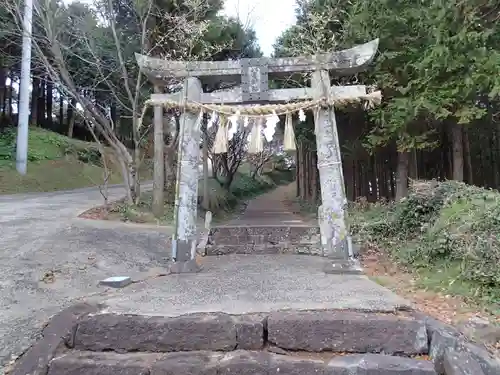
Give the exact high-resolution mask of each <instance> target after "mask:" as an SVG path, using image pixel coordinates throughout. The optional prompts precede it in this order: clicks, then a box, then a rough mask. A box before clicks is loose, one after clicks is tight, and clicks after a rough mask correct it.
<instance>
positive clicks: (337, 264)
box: [323, 259, 363, 275]
mask: <svg viewBox="0 0 500 375" xmlns="http://www.w3.org/2000/svg"><path fill="white" fill-rule="evenodd" d="M323 272H324V273H326V274H331V275H362V274H363V267H361V264H360V263H359V261H358V260H357V259H328V260H327V261H326V263H325V266H324V267H323Z"/></svg>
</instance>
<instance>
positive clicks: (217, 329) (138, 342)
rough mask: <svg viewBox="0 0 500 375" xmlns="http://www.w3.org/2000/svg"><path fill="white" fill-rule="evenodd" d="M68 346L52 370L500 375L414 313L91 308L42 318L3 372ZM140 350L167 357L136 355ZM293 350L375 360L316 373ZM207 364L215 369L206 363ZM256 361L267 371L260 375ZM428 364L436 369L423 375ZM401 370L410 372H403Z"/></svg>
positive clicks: (490, 362)
mask: <svg viewBox="0 0 500 375" xmlns="http://www.w3.org/2000/svg"><path fill="white" fill-rule="evenodd" d="M70 348H72V349H75V350H76V351H74V352H71V353H70V354H67V355H63V356H62V357H60V358H57V359H55V360H54V361H53V366H52V365H51V374H55V375H59V374H68V375H72V374H75V375H76V374H82V375H83V374H88V375H91V374H99V375H106V374H125V375H128V374H131V375H132V374H134V375H135V374H144V375H153V374H155V375H165V374H175V375H179V374H180V373H181V372H179V371H180V370H179V371H178V372H172V371H174V370H169V369H168V368H171V369H175V368H177V369H181V368H193V371H192V372H187V373H190V374H214V375H219V374H228V375H229V374H233V373H237V374H241V375H245V374H252V375H254V374H258V373H265V374H271V373H274V372H276V373H277V372H278V370H277V369H278V368H280V372H281V373H282V374H284V373H286V374H292V375H293V374H298V375H308V374H313V373H314V374H317V375H326V374H332V375H347V374H349V375H356V374H360V375H365V374H366V373H370V371H372V370H373V372H374V373H379V372H377V371H379V370H376V369H377V368H378V367H376V366H379V367H380V366H382V367H380V368H381V369H385V368H387V371H386V372H383V374H384V375H385V374H387V375H391V374H394V375H399V374H402V373H405V374H406V373H411V374H412V375H434V374H439V375H443V374H445V375H471V374H472V375H499V374H500V360H499V359H498V358H495V357H493V356H492V355H490V354H489V352H487V351H486V350H485V349H483V348H481V347H480V346H477V345H473V344H471V343H469V342H468V341H467V340H465V338H463V337H462V336H461V335H460V333H459V332H458V331H457V330H456V329H454V328H452V327H450V326H447V325H445V324H443V323H440V322H439V321H436V320H435V319H432V318H430V317H427V316H425V315H423V314H419V313H416V312H411V313H410V314H406V315H403V314H382V313H373V312H367V313H364V312H354V311H281V312H273V313H262V314H247V315H240V316H231V315H228V314H225V313H200V314H189V315H183V316H179V317H173V318H172V317H147V316H136V315H117V314H104V313H101V312H99V308H98V307H97V306H91V305H87V304H78V305H75V306H72V307H70V308H68V309H66V310H63V311H62V312H61V313H59V314H57V315H56V316H55V317H54V318H53V319H52V320H51V321H50V322H49V324H48V325H47V326H46V327H45V329H44V330H43V334H42V339H41V340H39V341H38V342H37V343H35V344H34V345H33V346H32V347H31V348H30V349H29V350H28V351H27V352H26V353H25V354H24V355H23V356H22V357H21V358H20V360H19V361H18V362H17V363H16V366H15V367H14V369H13V371H11V372H10V375H26V374H29V375H46V374H47V371H48V364H49V362H50V361H51V359H52V358H54V357H55V356H61V354H64V353H66V352H67V351H68V350H70ZM264 348H268V350H267V351H266V350H265V349H264ZM285 349H286V350H285ZM246 350H253V351H255V352H247V351H246ZM287 350H288V351H287ZM88 351H92V352H94V354H92V353H89V352H88ZM109 351H114V352H115V353H110V352H109ZM141 351H142V352H156V353H158V352H160V353H161V352H165V353H167V354H157V355H151V354H137V353H134V352H141ZM213 351H217V352H218V353H212V352H213ZM294 351H310V352H321V351H328V352H332V355H333V353H335V352H337V353H339V352H342V353H345V352H348V353H349V352H350V353H381V354H383V355H376V354H372V355H368V354H366V355H362V354H356V355H348V356H344V357H338V358H335V359H334V360H332V361H331V362H330V365H329V366H328V367H324V365H321V366H320V367H318V366H319V365H318V363H319V362H318V361H312V362H311V361H305V362H304V361H303V360H299V359H297V358H294V357H293V352H294ZM224 352H225V354H224ZM271 352H273V353H278V355H277V354H271ZM427 352H429V354H430V358H431V361H419V363H420V365H421V366H424V367H422V368H420V367H415V366H416V365H415V364H414V360H410V359H408V358H403V357H407V356H411V355H415V354H425V353H427ZM123 353H126V357H125V356H124V355H125V354H123ZM204 353H205V354H204ZM207 353H209V354H207ZM121 354H123V355H121ZM283 354H287V355H283ZM390 354H392V355H399V357H392V356H390ZM207 355H208V357H207ZM61 358H62V359H61ZM118 359H120V360H119V361H118ZM165 361H167V364H165ZM207 361H208V362H207ZM214 361H215V362H216V363H217V366H212V367H213V368H212V367H210V368H208V367H206V366H205V365H206V364H207V363H212V365H213V363H215V362H214ZM408 361H409V362H408ZM153 363H154V366H153V365H152V364H153ZM263 363H267V364H268V366H269V367H268V370H263V368H262V364H263ZM321 363H322V362H321ZM429 363H430V364H431V365H432V366H431V367H432V368H435V370H436V372H435V373H434V372H430V370H429V368H428V366H429ZM202 364H203V365H204V366H205V367H203V368H201V367H200V366H202ZM167 365H168V366H171V367H168V366H167ZM96 366H97V367H96ZM148 366H149V367H148ZM176 366H177V367H176ZM182 366H184V367H182ZM186 366H187V367H186ZM315 366H316V367H315ZM342 366H344V367H345V368H347V369H348V370H345V369H344V367H342ZM370 366H371V367H370ZM384 366H385V367H384ZM391 366H392V367H391ZM405 366H406V367H405ZM408 366H410V367H411V366H413V367H411V368H412V369H415V370H414V372H409V371H410V370H408V371H407V370H405V369H406V368H407V367H408ZM167 367H168V368H167ZM336 367H337V369H336V370H335V368H336ZM149 368H151V371H149V370H148V369H149ZM143 369H145V370H144V371H143ZM284 369H286V371H285V370H284ZM312 369H315V370H314V371H313V370H312ZM389 369H393V370H389ZM396 369H399V370H398V371H399V372H397V371H396ZM479 369H480V370H479ZM86 371H87V372H86ZM141 371H143V372H141ZM183 371H184V373H186V372H185V370H183ZM196 371H198V372H196ZM235 371H236V372H235ZM332 371H333V372H332ZM346 371H347V372H346ZM349 371H350V372H349ZM391 371H392V372H391ZM445 371H446V372H445ZM471 371H472V372H471Z"/></svg>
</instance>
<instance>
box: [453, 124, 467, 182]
mask: <svg viewBox="0 0 500 375" xmlns="http://www.w3.org/2000/svg"><path fill="white" fill-rule="evenodd" d="M450 128H451V129H450V130H451V142H452V150H453V151H452V154H453V179H454V180H456V181H463V180H464V147H463V136H462V135H463V133H462V125H459V124H451V126H450Z"/></svg>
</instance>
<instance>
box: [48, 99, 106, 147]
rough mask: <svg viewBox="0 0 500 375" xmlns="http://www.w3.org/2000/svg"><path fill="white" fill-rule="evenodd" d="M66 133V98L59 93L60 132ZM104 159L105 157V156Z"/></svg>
mask: <svg viewBox="0 0 500 375" xmlns="http://www.w3.org/2000/svg"><path fill="white" fill-rule="evenodd" d="M58 131H60V132H63V131H64V96H63V94H62V92H61V91H59V130H58ZM103 157H104V156H103Z"/></svg>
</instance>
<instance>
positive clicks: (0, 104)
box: [0, 66, 8, 115]
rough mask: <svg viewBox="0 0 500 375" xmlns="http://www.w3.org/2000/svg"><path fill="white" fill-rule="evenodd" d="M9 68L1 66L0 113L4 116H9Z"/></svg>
mask: <svg viewBox="0 0 500 375" xmlns="http://www.w3.org/2000/svg"><path fill="white" fill-rule="evenodd" d="M7 74H8V73H7V68H6V67H4V66H0V113H1V114H3V115H6V114H7V111H6V107H7V106H6V105H5V104H6V102H7Z"/></svg>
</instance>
